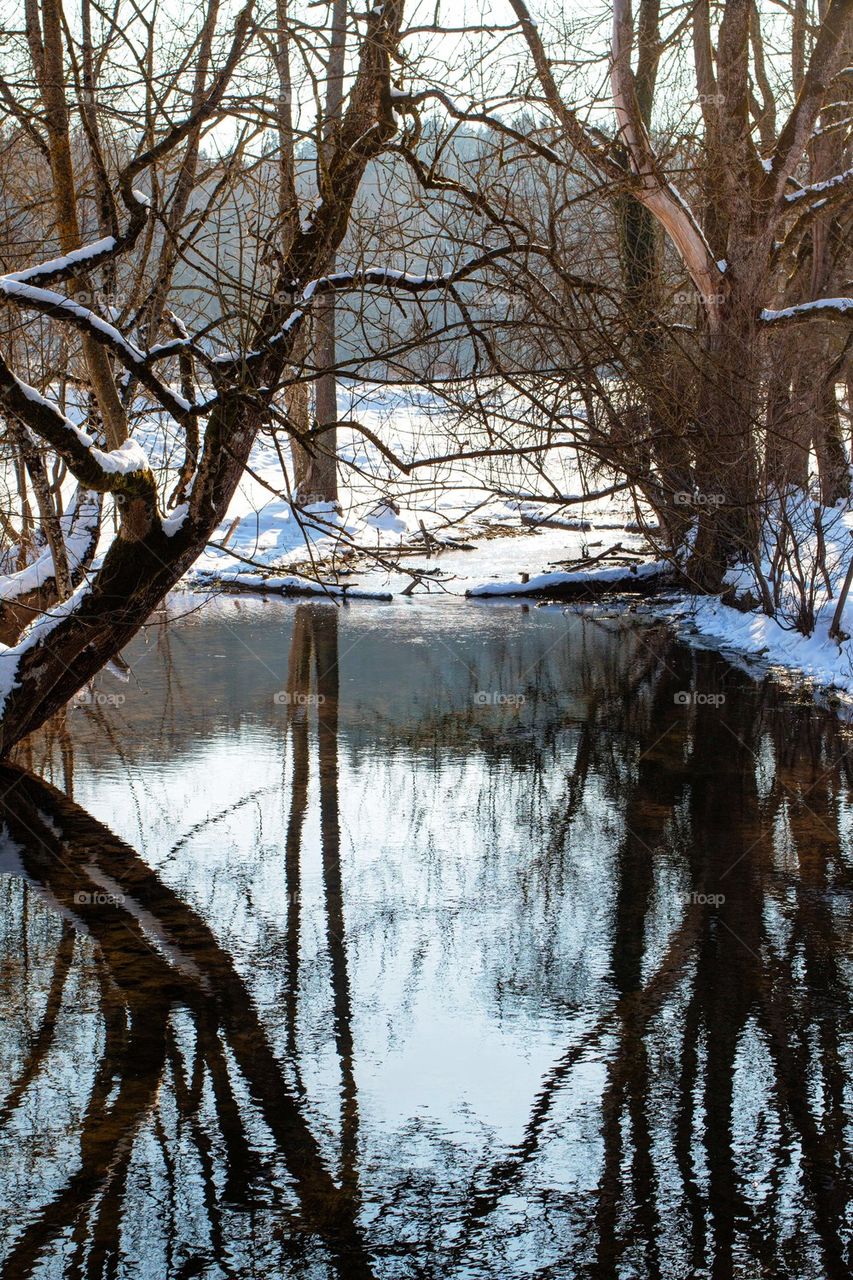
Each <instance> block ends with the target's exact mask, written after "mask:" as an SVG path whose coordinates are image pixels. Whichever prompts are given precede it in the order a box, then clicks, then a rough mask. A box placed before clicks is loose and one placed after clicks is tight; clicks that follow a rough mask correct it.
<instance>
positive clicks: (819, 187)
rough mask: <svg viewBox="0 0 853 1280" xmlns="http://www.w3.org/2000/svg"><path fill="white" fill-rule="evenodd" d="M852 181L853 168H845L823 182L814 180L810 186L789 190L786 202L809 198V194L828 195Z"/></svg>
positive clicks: (790, 202)
mask: <svg viewBox="0 0 853 1280" xmlns="http://www.w3.org/2000/svg"><path fill="white" fill-rule="evenodd" d="M850 183H853V169H845V170H844V172H843V173H836V174H835V175H834V176H833V177H832V178H826V179H825V180H824V181H823V182H813V183H812V185H811V186H809V187H801V188H800V189H799V191H791V192H789V193H788V194H787V195H786V196H785V203H786V204H796V203H797V202H798V201H800V200H805V199H807V198H808V196H820V195H823V196H827V195H829V194H830V193H831V192H835V191H837V190H838V188H839V187H845V186H848V185H849V184H850ZM821 203H822V202H821Z"/></svg>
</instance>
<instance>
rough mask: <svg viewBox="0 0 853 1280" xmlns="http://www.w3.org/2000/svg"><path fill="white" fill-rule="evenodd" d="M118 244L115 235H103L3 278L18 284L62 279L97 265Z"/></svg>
mask: <svg viewBox="0 0 853 1280" xmlns="http://www.w3.org/2000/svg"><path fill="white" fill-rule="evenodd" d="M118 245H119V241H118V240H117V239H116V237H115V236H104V237H103V238H102V239H101V240H93V241H92V243H91V244H84V245H82V246H81V247H80V248H79V249H74V250H73V251H72V252H71V253H64V254H62V256H61V257H59V258H50V259H49V260H48V261H47V262H40V263H39V264H38V266H35V267H26V268H25V269H24V270H23V271H11V272H9V274H8V275H6V276H4V277H3V279H4V280H9V281H17V282H18V283H20V284H40V285H43V284H47V283H48V282H50V281H57V280H64V279H67V278H68V277H69V276H73V275H80V274H82V273H83V272H85V271H91V270H92V268H93V267H97V266H99V265H100V264H101V263H102V262H103V261H104V260H105V259H106V258H109V257H111V256H112V254H114V253H115V251H116V249H117V247H118Z"/></svg>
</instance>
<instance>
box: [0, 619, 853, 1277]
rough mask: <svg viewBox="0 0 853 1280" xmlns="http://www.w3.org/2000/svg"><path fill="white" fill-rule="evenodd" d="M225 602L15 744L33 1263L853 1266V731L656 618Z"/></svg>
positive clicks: (2, 1050) (7, 1045)
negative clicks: (119, 693)
mask: <svg viewBox="0 0 853 1280" xmlns="http://www.w3.org/2000/svg"><path fill="white" fill-rule="evenodd" d="M232 608H233V605H232V604H231V603H230V602H226V603H225V604H222V605H220V606H219V607H218V608H217V609H210V610H207V611H204V612H201V613H198V614H197V615H195V616H193V617H192V618H190V619H188V620H187V621H185V622H184V623H182V624H180V625H178V626H175V627H173V628H152V630H151V631H150V633H149V635H148V636H147V638H145V639H143V640H142V641H140V642H139V644H138V645H137V646H136V648H135V650H134V652H132V653H131V654H130V655H129V657H130V660H131V667H132V669H133V671H134V673H135V674H134V679H133V681H132V682H131V683H130V684H129V685H127V686H118V685H111V684H109V683H106V682H105V683H104V684H103V686H102V689H103V690H108V689H113V690H115V689H117V688H124V689H125V694H124V698H125V700H124V701H123V702H121V703H118V702H117V700H116V699H115V698H114V699H113V701H112V702H108V701H105V700H104V699H98V698H93V699H92V700H91V701H90V703H89V704H87V705H85V706H82V707H78V708H76V709H74V710H72V711H70V712H69V714H68V717H67V719H66V720H65V721H64V722H63V723H62V724H57V725H54V726H52V727H51V729H50V730H48V731H46V733H45V734H44V735H41V736H40V737H39V738H38V739H36V740H34V741H32V742H31V743H29V744H27V755H26V758H25V760H24V763H25V764H26V765H27V766H29V768H28V769H23V768H21V767H10V768H7V769H5V770H4V771H3V773H2V778H0V795H2V800H0V809H2V813H0V821H1V822H2V824H3V828H2V831H3V841H2V852H0V857H2V865H3V868H4V870H5V871H6V874H5V875H4V876H0V893H2V897H3V908H4V909H3V912H2V913H0V928H2V936H0V963H1V964H2V970H0V973H2V977H0V982H2V999H3V1008H4V1020H3V1031H2V1038H0V1055H2V1059H0V1061H2V1069H3V1070H2V1078H3V1080H4V1086H3V1093H2V1100H0V1178H2V1182H3V1193H4V1194H3V1197H2V1204H3V1206H4V1207H3V1210H2V1213H3V1218H2V1219H0V1232H2V1234H0V1254H2V1256H3V1257H4V1259H5V1270H4V1271H3V1275H4V1276H6V1275H8V1276H10V1277H17V1276H29V1275H38V1276H44V1277H54V1276H56V1277H59V1276H72V1277H77V1276H79V1277H83V1276H86V1277H102V1276H104V1277H106V1276H115V1277H140V1278H142V1277H145V1280H149V1278H150V1280H155V1278H156V1280H161V1278H166V1280H171V1278H172V1277H189V1276H205V1277H211V1278H212V1277H220V1276H229V1277H236V1278H239V1280H243V1278H244V1277H246V1278H248V1277H255V1276H259V1277H260V1276H265V1277H273V1278H278V1277H290V1276H305V1277H327V1276H329V1277H330V1276H341V1277H344V1278H347V1277H350V1276H352V1277H359V1276H375V1277H382V1278H383V1280H384V1278H386V1277H389V1278H390V1277H394V1278H396V1277H421V1276H423V1277H430V1278H432V1277H444V1276H448V1277H450V1276H454V1277H456V1276H458V1277H480V1276H489V1277H491V1276H494V1277H501V1278H511V1277H512V1278H514V1277H521V1276H525V1277H526V1276H529V1275H535V1276H537V1277H571V1278H572V1280H574V1277H599V1276H600V1277H611V1276H623V1275H624V1276H638V1277H650V1278H651V1277H657V1276H663V1277H667V1278H669V1277H672V1278H673V1280H674V1278H675V1277H686V1276H694V1277H704V1276H708V1277H714V1278H715V1280H717V1278H720V1280H722V1278H723V1277H729V1276H737V1277H743V1278H744V1280H746V1278H747V1277H748V1278H750V1280H752V1278H753V1277H756V1276H759V1275H771V1276H782V1277H787V1276H790V1277H797V1278H798V1280H811V1277H815V1278H817V1277H824V1276H831V1277H835V1276H842V1275H844V1276H846V1275H848V1274H849V1272H850V1265H851V1256H850V1254H851V1210H850V1204H851V1199H850V1168H851V1162H850V1145H851V1112H853V1099H852V1098H851V1074H853V1073H851V1035H850V1032H851V1027H850V1021H849V1007H850V979H851V965H850V933H851V912H850V906H851V875H850V871H851V866H850V806H849V798H850V775H849V761H850V757H849V754H848V753H849V751H850V749H851V746H852V745H853V741H851V739H850V737H849V735H848V731H847V730H845V729H844V728H843V727H842V726H840V725H839V724H838V723H837V722H836V721H834V720H833V719H832V718H830V717H829V716H827V715H824V714H823V713H821V712H818V711H816V710H815V709H814V708H812V707H811V706H809V705H808V704H807V703H806V702H804V701H801V700H798V699H797V698H796V697H795V696H793V695H791V694H785V693H783V692H781V691H780V690H779V689H778V688H777V687H775V686H773V685H771V684H770V683H763V684H760V683H759V684H756V683H753V682H752V681H750V680H749V679H747V678H746V677H745V676H744V675H743V674H742V673H741V672H739V671H737V670H735V669H734V668H732V667H730V666H728V665H727V664H726V663H725V662H723V661H722V660H721V659H720V658H718V657H716V656H714V655H712V654H709V653H703V652H697V651H690V650H687V649H685V648H683V647H682V646H679V645H676V644H674V643H673V642H672V640H671V638H670V637H669V636H668V634H667V633H666V632H665V631H664V630H662V629H659V628H655V627H647V626H640V625H635V624H633V623H632V622H631V621H630V620H622V621H618V620H611V621H609V622H607V621H606V622H596V621H594V620H592V619H591V618H586V619H585V618H582V617H576V616H568V617H566V616H564V615H563V614H561V613H560V612H549V611H546V610H538V611H534V612H533V613H528V614H523V613H521V612H520V611H518V610H516V609H513V608H511V607H501V608H489V609H473V608H467V609H465V608H461V607H448V608H446V609H442V608H438V609H434V608H431V607H429V606H426V607H421V608H413V609H411V610H403V609H398V608H391V609H385V610H382V609H375V610H372V609H369V608H368V609H365V610H353V611H352V612H350V611H345V612H339V611H338V610H335V609H334V608H331V607H329V606H325V605H314V606H299V607H296V608H294V609H291V608H288V607H281V608H279V607H275V606H273V607H269V608H267V609H264V608H262V607H260V606H257V607H255V606H250V607H249V608H248V609H247V608H246V607H245V606H243V609H242V611H241V612H239V621H236V620H234V619H233V618H232V614H231V609H232ZM33 768H36V769H38V771H39V772H40V773H41V774H42V777H41V778H39V777H37V776H36V775H35V774H34V773H33V772H32V771H31V770H32V769H33ZM82 806H85V808H84V807H82Z"/></svg>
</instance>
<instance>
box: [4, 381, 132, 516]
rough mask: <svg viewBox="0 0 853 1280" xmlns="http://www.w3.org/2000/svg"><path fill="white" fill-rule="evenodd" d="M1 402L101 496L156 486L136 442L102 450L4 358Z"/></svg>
mask: <svg viewBox="0 0 853 1280" xmlns="http://www.w3.org/2000/svg"><path fill="white" fill-rule="evenodd" d="M0 403H2V404H3V405H4V406H5V407H6V409H8V410H9V411H10V412H11V413H13V414H14V415H15V416H16V417H17V418H19V419H20V420H21V421H22V422H23V423H24V424H25V425H26V426H28V427H29V428H30V429H31V430H32V431H34V432H35V433H36V434H37V435H39V436H41V438H42V439H43V440H46V441H47V442H48V444H50V445H51V446H52V447H53V448H54V449H55V450H56V451H57V453H59V454H60V455H61V456H62V457H63V458H64V459H65V461H66V462H67V464H68V467H69V470H70V471H71V472H72V474H73V475H74V476H76V478H77V479H78V480H79V481H80V483H81V484H83V485H85V486H86V488H88V489H95V490H97V491H98V492H99V493H112V492H115V491H118V490H121V491H123V492H128V491H129V490H133V489H139V490H140V491H146V492H148V491H150V489H151V487H152V486H153V484H154V480H153V476H152V474H151V464H150V463H149V461H148V455H147V454H146V452H145V450H144V449H143V448H142V446H141V445H140V444H139V443H138V441H136V440H125V441H124V443H123V444H122V445H120V446H119V448H117V449H110V450H104V449H99V448H98V447H97V445H96V444H95V442H94V440H93V439H92V437H91V436H90V435H89V433H88V432H87V431H84V430H83V428H82V427H78V426H77V424H76V423H74V422H72V421H71V419H70V418H67V417H66V416H65V414H64V413H63V412H62V411H61V410H60V409H59V408H58V407H57V406H56V405H55V404H53V403H52V402H51V401H50V400H48V399H46V397H45V396H43V395H42V394H41V392H40V391H37V390H36V388H35V387H31V386H30V385H29V383H27V382H23V381H22V380H21V379H20V378H19V377H17V376H16V374H14V373H13V372H12V370H11V369H10V368H9V366H8V365H7V364H6V362H5V360H4V359H3V358H2V356H0Z"/></svg>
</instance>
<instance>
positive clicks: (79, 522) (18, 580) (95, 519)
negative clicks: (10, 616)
mask: <svg viewBox="0 0 853 1280" xmlns="http://www.w3.org/2000/svg"><path fill="white" fill-rule="evenodd" d="M100 511H101V506H100V501H99V500H98V499H97V498H96V497H95V496H94V494H92V493H91V492H88V491H87V490H85V489H82V490H78V491H77V493H76V494H75V496H74V499H73V501H72V503H71V504H70V506H69V509H68V511H67V512H66V513H65V515H63V516H60V520H59V527H60V530H61V532H62V539H63V542H64V544H65V552H66V555H67V557H68V569H69V571H70V573H71V575H72V577H73V576H74V575H75V574H76V573H77V571H79V570H80V568H81V566H82V565H83V564H84V562H85V561H86V559H87V558H88V556H89V555H90V554H91V553H92V551H93V540H95V539H97V535H98V525H99V519H100ZM55 573H56V571H55V569H54V565H53V552H52V551H51V549H50V547H45V548H44V550H43V551H42V552H41V554H40V555H39V556H37V558H36V559H35V560H34V561H33V563H32V564H29V565H27V566H26V567H25V568H24V569H20V570H19V571H18V572H17V573H12V574H9V575H8V577H0V601H3V602H9V601H12V600H20V599H21V598H22V597H23V596H26V595H29V593H30V592H32V591H37V590H39V589H40V588H41V587H44V586H45V585H46V584H47V583H48V582H50V580H51V579H52V578H53V577H55Z"/></svg>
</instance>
